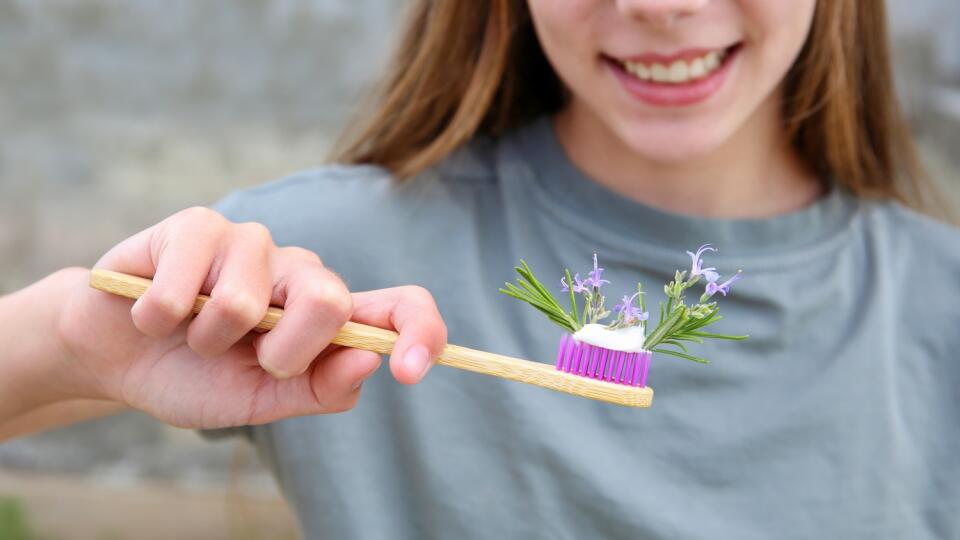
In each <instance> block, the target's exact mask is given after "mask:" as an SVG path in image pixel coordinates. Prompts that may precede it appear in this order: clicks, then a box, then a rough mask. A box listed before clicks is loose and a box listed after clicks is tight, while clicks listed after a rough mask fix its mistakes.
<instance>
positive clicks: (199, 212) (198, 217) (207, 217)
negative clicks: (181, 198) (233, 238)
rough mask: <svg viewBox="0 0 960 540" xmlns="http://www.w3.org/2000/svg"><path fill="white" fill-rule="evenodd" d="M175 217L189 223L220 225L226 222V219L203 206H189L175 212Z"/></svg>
mask: <svg viewBox="0 0 960 540" xmlns="http://www.w3.org/2000/svg"><path fill="white" fill-rule="evenodd" d="M176 216H177V217H179V218H180V219H183V220H185V221H187V222H190V223H212V222H215V223H220V222H223V221H226V218H224V217H223V216H221V215H220V214H219V213H217V212H216V211H214V210H211V209H209V208H207V207H205V206H191V207H190V208H186V209H184V210H181V211H179V212H177V214H176Z"/></svg>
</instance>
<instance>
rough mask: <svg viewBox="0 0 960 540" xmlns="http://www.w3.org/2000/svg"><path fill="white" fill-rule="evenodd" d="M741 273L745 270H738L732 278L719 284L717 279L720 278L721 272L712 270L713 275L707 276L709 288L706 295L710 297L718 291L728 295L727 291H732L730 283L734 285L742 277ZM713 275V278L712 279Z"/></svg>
mask: <svg viewBox="0 0 960 540" xmlns="http://www.w3.org/2000/svg"><path fill="white" fill-rule="evenodd" d="M741 273H743V270H737V273H736V274H734V275H732V276H730V279H728V280H726V281H724V282H723V283H721V284H720V285H717V280H719V279H720V274H717V273H716V272H712V273H711V275H709V276H707V281H708V283H707V290H706V292H705V294H706V297H707V298H710V297H711V296H713V295H714V294H716V293H720V294H722V295H724V296H726V295H727V293H728V292H730V285H733V283H734V282H736V281H737V280H739V279H740V274H741ZM711 277H712V278H713V279H710V278H711Z"/></svg>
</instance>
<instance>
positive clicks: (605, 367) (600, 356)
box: [557, 334, 653, 388]
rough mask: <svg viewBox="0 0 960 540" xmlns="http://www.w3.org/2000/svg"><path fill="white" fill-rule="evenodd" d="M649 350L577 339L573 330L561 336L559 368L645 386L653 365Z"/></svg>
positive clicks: (601, 379)
mask: <svg viewBox="0 0 960 540" xmlns="http://www.w3.org/2000/svg"><path fill="white" fill-rule="evenodd" d="M652 355H653V353H651V352H650V351H641V352H628V351H617V350H613V349H607V348H606V347H599V346H597V345H591V344H589V343H586V342H581V341H577V340H576V339H574V337H573V336H571V335H570V334H563V337H561V338H560V348H559V350H558V351H557V370H559V371H563V372H566V373H571V374H574V375H580V376H581V377H587V378H590V379H597V380H600V381H607V382H612V383H616V384H624V385H627V386H637V387H641V388H642V387H645V386H646V385H647V371H648V370H649V369H650V357H651V356H652Z"/></svg>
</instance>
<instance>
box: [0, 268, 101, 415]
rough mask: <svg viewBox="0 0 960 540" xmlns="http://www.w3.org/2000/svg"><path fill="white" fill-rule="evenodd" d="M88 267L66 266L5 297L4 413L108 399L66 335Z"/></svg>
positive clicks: (1, 344)
mask: <svg viewBox="0 0 960 540" xmlns="http://www.w3.org/2000/svg"><path fill="white" fill-rule="evenodd" d="M86 274H87V273H86V271H85V270H84V269H82V268H68V269H65V270H60V271H58V272H56V273H54V274H51V275H49V276H47V277H46V278H44V279H42V280H40V281H38V282H36V283H34V284H33V285H30V286H29V287H27V288H25V289H22V290H20V291H17V292H15V293H13V294H10V295H7V296H5V297H2V298H0V369H2V372H3V373H4V374H5V376H4V377H3V382H0V419H6V418H11V417H12V416H15V415H18V414H22V413H24V412H27V411H31V410H34V409H36V408H38V407H42V406H44V405H48V404H50V403H55V402H59V401H65V400H72V399H83V398H92V399H103V398H104V395H103V394H102V392H100V390H99V388H98V385H97V384H95V381H94V380H93V379H94V378H93V377H91V374H90V373H88V372H87V370H86V369H85V368H84V366H83V362H82V361H81V359H79V358H78V357H77V356H76V355H74V354H73V352H72V351H71V349H70V347H69V346H68V344H67V342H66V341H65V340H64V339H63V336H64V334H63V332H62V329H63V327H64V323H63V321H62V318H61V316H62V313H63V312H64V307H65V306H66V305H67V304H68V302H70V300H71V298H72V297H73V295H74V293H75V291H77V289H78V288H79V287H85V286H86V285H85V284H86V279H87V278H86Z"/></svg>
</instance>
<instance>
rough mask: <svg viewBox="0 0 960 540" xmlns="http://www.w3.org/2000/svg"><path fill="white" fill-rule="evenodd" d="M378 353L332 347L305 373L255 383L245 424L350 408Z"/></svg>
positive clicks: (377, 361) (377, 362) (375, 366)
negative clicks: (254, 406) (253, 404)
mask: <svg viewBox="0 0 960 540" xmlns="http://www.w3.org/2000/svg"><path fill="white" fill-rule="evenodd" d="M380 363H381V359H380V355H379V354H377V353H373V352H370V351H363V350H360V349H350V348H346V347H337V346H332V347H329V348H327V349H326V351H325V352H324V353H323V354H322V355H321V356H320V357H319V358H317V359H316V360H315V361H314V362H312V363H311V366H312V367H311V369H310V371H309V372H307V373H305V374H303V375H301V376H299V377H295V378H291V379H285V380H276V379H270V380H268V381H267V382H266V383H265V384H262V385H258V387H257V392H258V393H259V394H260V395H258V396H257V399H256V403H257V409H255V410H253V411H251V414H250V418H249V419H248V420H247V421H246V422H245V423H248V424H262V423H264V422H273V421H275V420H279V419H283V418H289V417H292V416H303V415H307V414H327V413H339V412H345V411H348V410H350V409H352V408H353V407H354V406H355V405H356V404H357V400H358V399H359V398H360V390H361V385H362V384H363V381H365V380H366V379H367V378H369V377H370V376H371V375H373V373H374V372H376V370H377V369H378V368H379V367H380Z"/></svg>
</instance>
